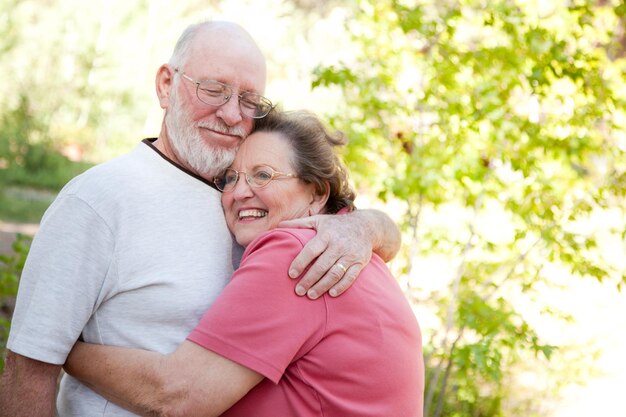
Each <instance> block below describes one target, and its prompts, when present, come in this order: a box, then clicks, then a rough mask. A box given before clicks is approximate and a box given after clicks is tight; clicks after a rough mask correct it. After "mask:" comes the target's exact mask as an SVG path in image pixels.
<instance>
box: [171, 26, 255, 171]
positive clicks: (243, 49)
mask: <svg viewBox="0 0 626 417" xmlns="http://www.w3.org/2000/svg"><path fill="white" fill-rule="evenodd" d="M182 72H184V73H185V74H186V75H188V76H189V77H191V78H193V79H195V80H198V81H204V80H216V81H220V82H222V83H225V84H228V85H229V86H231V87H232V88H233V92H234V94H233V96H232V97H231V98H230V100H229V101H228V102H226V103H225V104H223V105H221V106H211V105H208V104H205V103H203V102H201V101H200V100H199V99H198V97H197V95H196V84H195V83H194V82H192V81H190V80H188V79H186V78H185V77H183V76H182V75H181V73H182ZM172 76H173V77H174V82H173V83H172V85H171V90H170V97H169V105H168V106H167V108H166V115H165V124H166V128H167V135H168V137H169V141H170V144H171V146H172V148H173V150H174V152H175V153H176V159H178V161H179V162H180V163H181V164H182V165H184V166H186V167H187V168H189V169H190V170H192V171H194V172H195V173H197V174H199V175H201V176H203V177H204V178H211V177H213V176H215V175H217V174H219V173H221V172H222V171H223V170H224V169H225V168H226V167H228V166H229V165H230V164H231V163H232V161H233V159H234V157H235V153H236V151H237V149H238V147H239V145H240V143H241V141H242V140H243V138H245V137H246V136H247V135H248V134H249V133H250V132H251V131H252V127H253V124H254V119H252V118H250V117H247V116H244V115H243V114H242V113H241V110H240V108H239V98H238V97H237V94H239V93H241V92H244V91H252V92H255V93H259V94H263V91H264V88H265V62H264V58H263V56H262V55H261V54H260V52H259V51H258V49H257V48H256V45H254V44H250V43H249V42H247V40H246V39H240V38H237V37H236V36H228V34H225V35H224V36H223V37H222V38H221V39H220V35H217V36H213V37H211V38H210V39H209V38H208V37H207V38H206V39H204V38H199V39H198V40H197V41H196V42H195V43H194V46H193V48H192V50H191V53H190V55H189V58H188V59H187V62H186V63H185V64H184V65H183V66H182V67H181V68H178V72H174V69H173V68H172Z"/></svg>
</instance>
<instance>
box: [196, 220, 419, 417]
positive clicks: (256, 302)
mask: <svg viewBox="0 0 626 417" xmlns="http://www.w3.org/2000/svg"><path fill="white" fill-rule="evenodd" d="M314 235H315V231H313V230H308V229H277V230H273V231H270V232H268V233H266V234H264V235H262V236H260V237H259V238H257V239H256V240H254V241H253V242H252V243H251V244H250V245H248V247H247V249H246V251H245V253H244V256H243V259H242V261H241V266H240V268H239V269H238V270H237V271H236V272H235V274H234V275H233V279H232V281H231V283H230V284H228V285H227V287H226V289H225V290H224V292H223V293H222V294H221V295H220V297H219V298H218V299H217V300H216V301H215V303H214V304H213V306H212V307H211V308H210V309H209V311H207V313H206V314H205V315H204V317H203V318H202V320H201V321H200V323H199V324H198V326H197V327H196V328H195V329H194V330H193V332H192V333H191V335H190V336H189V337H188V339H189V340H191V341H193V342H195V343H197V344H199V345H201V346H203V347H205V348H206V349H209V350H211V351H213V352H216V353H218V354H220V355H222V356H224V357H226V358H228V359H230V360H232V361H234V362H237V363H239V364H242V365H244V366H246V367H248V368H250V369H252V370H254V371H256V372H258V373H260V374H262V375H264V376H265V377H266V379H264V380H263V381H261V383H259V384H258V385H257V386H256V387H254V388H253V389H252V390H251V391H250V392H249V393H248V394H247V395H246V396H245V397H244V398H242V399H241V400H240V401H239V402H238V403H236V404H235V405H234V406H233V407H231V408H230V409H229V410H228V411H227V412H226V413H225V414H223V415H224V416H242V417H244V416H245V417H250V416H255V417H265V416H267V417H276V416H281V417H283V416H302V417H307V416H324V417H334V416H336V417H348V416H359V417H363V416H376V417H382V416H390V417H402V416H410V417H414V416H422V407H423V400H422V399H423V391H424V365H423V358H422V346H421V334H420V330H419V326H418V324H417V320H416V319H415V316H414V314H413V312H412V310H411V308H410V306H409V303H408V302H407V300H406V298H405V297H404V295H403V294H402V291H401V290H400V288H399V286H398V284H397V283H396V281H395V279H394V278H393V276H392V275H391V274H390V273H389V270H388V269H387V267H386V266H385V264H384V262H382V260H381V259H380V258H379V257H377V256H376V255H374V256H373V257H372V260H371V262H370V263H369V264H368V265H367V266H366V267H365V268H364V269H363V271H362V272H361V274H360V275H359V278H358V279H357V280H356V282H355V284H354V285H353V286H352V287H351V288H350V289H349V290H348V291H347V292H345V293H344V294H343V295H341V296H340V297H337V298H332V297H330V296H328V295H324V296H323V297H321V298H320V299H318V300H315V301H312V300H309V299H307V298H305V297H299V296H297V295H296V294H295V292H294V286H295V281H294V280H292V279H290V278H289V277H288V275H287V270H288V268H289V265H290V263H291V261H292V260H293V258H294V257H295V256H296V255H297V254H298V253H299V251H300V250H301V249H302V247H303V246H304V244H305V243H306V242H307V241H308V240H309V239H311V238H312V237H313V236H314Z"/></svg>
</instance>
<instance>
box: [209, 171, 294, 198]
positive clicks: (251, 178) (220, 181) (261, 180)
mask: <svg viewBox="0 0 626 417" xmlns="http://www.w3.org/2000/svg"><path fill="white" fill-rule="evenodd" d="M240 174H243V175H244V176H245V177H246V182H247V183H248V184H249V185H250V187H252V188H261V187H265V186H266V185H267V184H269V183H270V181H272V180H275V179H276V178H279V177H289V178H298V177H297V176H295V175H294V174H285V173H284V172H278V171H274V170H273V169H272V168H270V167H268V166H260V167H257V168H255V169H254V171H252V172H251V173H247V172H243V171H236V170H234V169H230V168H228V169H227V170H226V171H225V172H224V174H223V175H221V176H219V177H215V178H213V183H215V186H216V187H217V189H218V190H220V191H223V192H225V193H227V192H229V191H232V190H233V189H234V188H235V185H237V181H238V180H239V175H240Z"/></svg>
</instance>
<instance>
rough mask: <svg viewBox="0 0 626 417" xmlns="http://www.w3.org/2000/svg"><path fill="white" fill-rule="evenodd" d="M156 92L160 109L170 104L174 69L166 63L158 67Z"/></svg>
mask: <svg viewBox="0 0 626 417" xmlns="http://www.w3.org/2000/svg"><path fill="white" fill-rule="evenodd" d="M155 84H156V93H157V97H158V98H159V104H160V105H161V108H162V109H166V108H168V107H169V106H170V93H171V90H172V88H173V87H174V70H173V69H172V67H170V66H169V65H167V64H163V65H161V66H160V67H159V70H158V71H157V74H156V80H155Z"/></svg>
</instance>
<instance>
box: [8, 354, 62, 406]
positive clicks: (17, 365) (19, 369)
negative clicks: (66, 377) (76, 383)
mask: <svg viewBox="0 0 626 417" xmlns="http://www.w3.org/2000/svg"><path fill="white" fill-rule="evenodd" d="M59 372H61V366H60V365H52V364H49V363H45V362H40V361H37V360H34V359H30V358H27V357H25V356H22V355H18V354H17V353H13V352H11V351H10V350H7V357H6V362H5V369H4V374H3V375H2V378H0V416H7V417H8V416H11V417H31V416H41V417H53V416H54V415H55V397H56V388H57V378H58V377H59Z"/></svg>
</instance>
